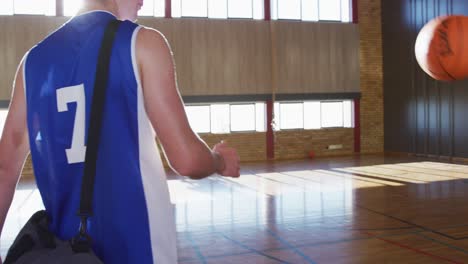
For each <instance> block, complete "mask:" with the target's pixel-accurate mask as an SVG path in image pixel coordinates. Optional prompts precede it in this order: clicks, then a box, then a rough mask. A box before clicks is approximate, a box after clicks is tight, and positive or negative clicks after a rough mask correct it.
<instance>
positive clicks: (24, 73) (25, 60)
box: [23, 50, 31, 105]
mask: <svg viewBox="0 0 468 264" xmlns="http://www.w3.org/2000/svg"><path fill="white" fill-rule="evenodd" d="M30 51H31V50H29V51H28V52H26V54H24V57H23V91H24V103H25V105H27V100H26V62H27V60H28V55H29V52H30Z"/></svg>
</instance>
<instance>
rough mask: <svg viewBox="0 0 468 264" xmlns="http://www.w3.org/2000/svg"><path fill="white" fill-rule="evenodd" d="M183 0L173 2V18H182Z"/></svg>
mask: <svg viewBox="0 0 468 264" xmlns="http://www.w3.org/2000/svg"><path fill="white" fill-rule="evenodd" d="M181 2H182V0H172V6H171V9H172V11H171V12H172V17H180V16H181V13H182V11H181V9H182V7H181V6H180V4H181Z"/></svg>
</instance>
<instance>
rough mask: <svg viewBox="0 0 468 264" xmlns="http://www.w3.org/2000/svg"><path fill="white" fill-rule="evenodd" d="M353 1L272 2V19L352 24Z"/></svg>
mask: <svg viewBox="0 0 468 264" xmlns="http://www.w3.org/2000/svg"><path fill="white" fill-rule="evenodd" d="M351 1H352V0H271V18H272V19H287V20H302V21H333V22H345V23H347V22H351Z"/></svg>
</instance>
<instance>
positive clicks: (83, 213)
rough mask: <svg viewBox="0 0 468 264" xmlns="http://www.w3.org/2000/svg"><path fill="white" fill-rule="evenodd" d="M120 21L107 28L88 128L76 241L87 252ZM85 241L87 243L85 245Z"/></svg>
mask: <svg viewBox="0 0 468 264" xmlns="http://www.w3.org/2000/svg"><path fill="white" fill-rule="evenodd" d="M120 23H121V21H119V20H112V21H110V22H109V24H108V25H107V27H106V31H105V32H104V38H103V41H102V44H101V48H100V50H99V57H98V64H97V68H96V78H95V82H94V92H93V93H94V94H93V101H92V104H91V113H90V122H89V128H88V142H87V144H86V157H85V164H84V173H83V182H82V184H81V200H80V209H79V211H78V216H79V217H80V218H81V226H80V230H79V234H78V235H77V236H76V237H75V238H74V239H73V241H72V244H73V245H74V249H76V250H77V251H87V250H89V248H90V244H91V238H90V237H89V235H88V232H87V220H88V218H89V217H90V216H92V215H93V208H92V202H93V194H94V180H95V178H96V162H97V156H98V146H99V139H100V135H101V124H102V117H103V114H104V103H105V99H106V90H107V83H108V78H109V64H110V58H111V54H112V47H113V44H114V39H115V35H116V32H117V30H118V28H119V25H120ZM83 243H84V244H85V246H83Z"/></svg>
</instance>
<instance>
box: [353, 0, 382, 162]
mask: <svg viewBox="0 0 468 264" xmlns="http://www.w3.org/2000/svg"><path fill="white" fill-rule="evenodd" d="M358 12H359V31H360V48H361V50H360V64H361V93H362V98H361V152H362V153H380V152H383V151H384V124H383V122H384V120H383V114H384V113H383V59H382V26H381V25H382V23H381V17H382V15H381V0H358Z"/></svg>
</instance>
